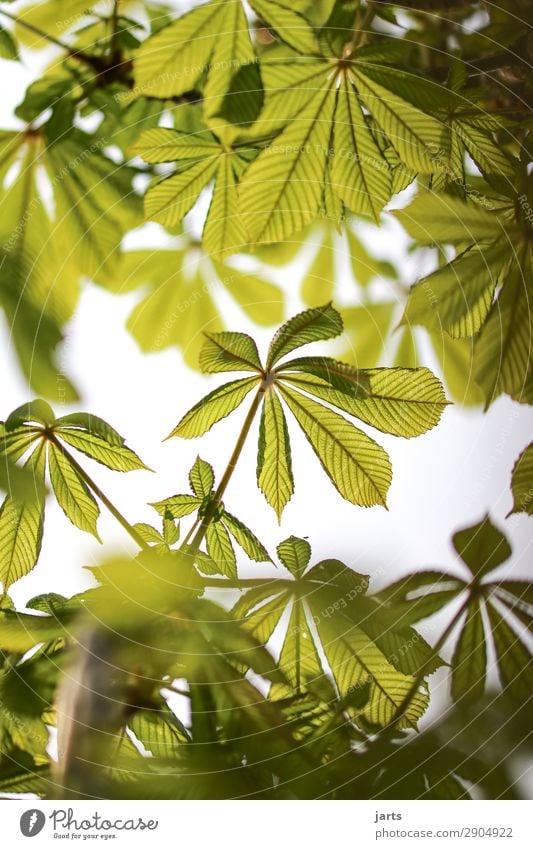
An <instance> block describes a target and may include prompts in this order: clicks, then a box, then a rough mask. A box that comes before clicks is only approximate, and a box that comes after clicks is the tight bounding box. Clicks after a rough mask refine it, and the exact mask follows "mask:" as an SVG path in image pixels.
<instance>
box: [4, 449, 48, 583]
mask: <svg viewBox="0 0 533 849" xmlns="http://www.w3.org/2000/svg"><path fill="white" fill-rule="evenodd" d="M25 468H26V470H27V471H29V472H30V473H31V474H32V476H33V477H34V480H35V484H34V486H35V493H34V494H33V497H32V498H31V499H29V500H19V499H17V498H14V497H12V496H10V495H8V496H7V498H6V499H5V500H4V502H3V504H2V507H1V508H0V581H1V582H2V585H3V589H4V592H6V591H7V590H8V589H9V587H10V586H11V584H13V583H15V581H18V580H19V579H20V578H23V577H24V576H25V575H27V574H28V572H31V570H32V569H33V567H34V566H35V564H36V563H37V560H38V558H39V553H40V550H41V543H42V538H43V524H44V500H45V495H44V473H45V452H44V450H43V449H42V447H39V448H37V449H36V451H35V452H34V453H33V454H32V455H31V456H30V458H29V459H28V460H27V462H26V464H25Z"/></svg>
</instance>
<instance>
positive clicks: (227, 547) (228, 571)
mask: <svg viewBox="0 0 533 849" xmlns="http://www.w3.org/2000/svg"><path fill="white" fill-rule="evenodd" d="M205 540H206V544H207V553H208V554H209V556H210V557H211V558H212V560H214V561H215V563H216V564H217V566H218V568H219V569H220V571H221V572H222V574H223V575H227V576H228V577H229V578H236V577H237V560H236V558H235V551H234V550H233V546H232V544H231V540H230V538H229V534H228V532H227V530H226V528H225V526H224V525H223V524H222V522H212V523H211V524H210V525H209V527H208V528H207V531H206V534H205Z"/></svg>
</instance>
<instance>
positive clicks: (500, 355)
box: [474, 259, 533, 408]
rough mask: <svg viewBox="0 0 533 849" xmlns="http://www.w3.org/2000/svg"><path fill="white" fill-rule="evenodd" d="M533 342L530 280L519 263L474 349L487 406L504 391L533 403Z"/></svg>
mask: <svg viewBox="0 0 533 849" xmlns="http://www.w3.org/2000/svg"><path fill="white" fill-rule="evenodd" d="M527 261H528V260H527V259H526V262H527ZM526 267H529V266H526V265H524V268H526ZM532 344H533V320H532V312H531V309H530V294H529V291H528V283H527V280H526V279H525V278H524V272H523V270H522V268H521V267H520V266H519V265H518V264H515V265H514V267H513V268H512V270H511V271H510V272H509V273H508V277H507V280H506V281H505V285H504V286H503V288H502V291H501V294H500V297H499V298H498V300H497V301H495V302H494V304H493V305H492V308H491V311H490V313H489V316H488V318H487V321H486V322H485V325H484V326H483V328H482V330H481V333H480V334H479V337H478V338H477V340H476V344H475V348H474V377H475V380H476V382H477V383H478V384H479V385H480V386H481V388H482V390H483V393H484V395H485V398H486V408H487V407H488V406H489V405H490V404H491V403H492V402H493V401H494V399H495V398H497V397H498V395H500V393H502V392H506V393H507V394H508V395H510V396H511V398H513V399H514V400H515V401H518V402H520V403H522V404H531V403H533V357H532V356H531V350H532Z"/></svg>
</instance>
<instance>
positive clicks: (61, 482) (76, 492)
mask: <svg viewBox="0 0 533 849" xmlns="http://www.w3.org/2000/svg"><path fill="white" fill-rule="evenodd" d="M48 470H49V473H50V481H51V484H52V488H53V490H54V495H55V497H56V498H57V501H58V504H59V506H60V507H61V509H62V510H63V512H64V513H65V515H66V517H67V519H70V521H71V522H72V524H73V525H75V526H76V527H77V528H80V530H82V531H88V532H89V533H90V534H93V535H94V536H95V537H96V539H98V540H99V539H100V537H99V536H98V531H97V528H96V523H97V520H98V516H99V515H100V509H99V507H98V504H97V503H96V501H95V499H94V498H93V496H92V495H91V493H90V492H89V489H88V487H87V484H86V483H85V481H84V480H83V478H81V477H80V475H79V474H78V472H77V471H76V469H75V468H74V467H73V466H72V465H71V464H70V463H69V461H68V460H67V459H66V458H65V456H64V455H63V453H62V452H61V449H59V448H57V447H56V446H55V445H53V444H49V445H48Z"/></svg>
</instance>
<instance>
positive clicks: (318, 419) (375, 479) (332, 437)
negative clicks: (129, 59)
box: [280, 386, 392, 507]
mask: <svg viewBox="0 0 533 849" xmlns="http://www.w3.org/2000/svg"><path fill="white" fill-rule="evenodd" d="M280 392H281V395H282V397H283V400H284V401H285V403H286V404H287V406H288V407H289V409H290V410H291V412H292V413H293V415H294V416H295V418H296V420H297V421H298V424H299V425H300V427H301V428H302V431H303V432H304V434H305V436H306V438H307V440H308V441H309V443H310V444H311V446H312V448H313V450H314V452H315V454H316V455H317V457H318V459H319V460H320V462H321V464H322V467H323V469H324V471H325V472H326V474H327V475H328V476H329V478H330V480H331V482H332V483H333V485H334V486H335V488H336V489H337V490H338V491H339V492H340V494H341V495H342V496H343V498H346V500H347V501H350V502H351V503H352V504H358V505H360V506H361V507H371V506H373V505H374V504H381V505H382V506H383V507H385V506H386V497H387V492H388V489H389V486H390V483H391V480H392V469H391V464H390V460H389V458H388V455H387V453H386V451H384V449H383V448H381V446H380V445H378V444H377V443H376V442H374V440H373V439H371V438H370V437H369V436H367V435H366V433H363V432H362V431H361V430H359V429H358V428H356V427H354V426H353V425H352V424H350V422H348V421H346V419H344V418H342V416H339V415H338V414H337V413H334V412H333V411H332V410H329V409H328V408H327V407H323V406H322V405H320V404H316V403H315V402H314V401H311V400H310V399H309V398H307V397H306V396H304V395H302V394H301V393H299V392H295V391H293V390H292V389H288V388H287V387H286V386H280Z"/></svg>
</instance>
